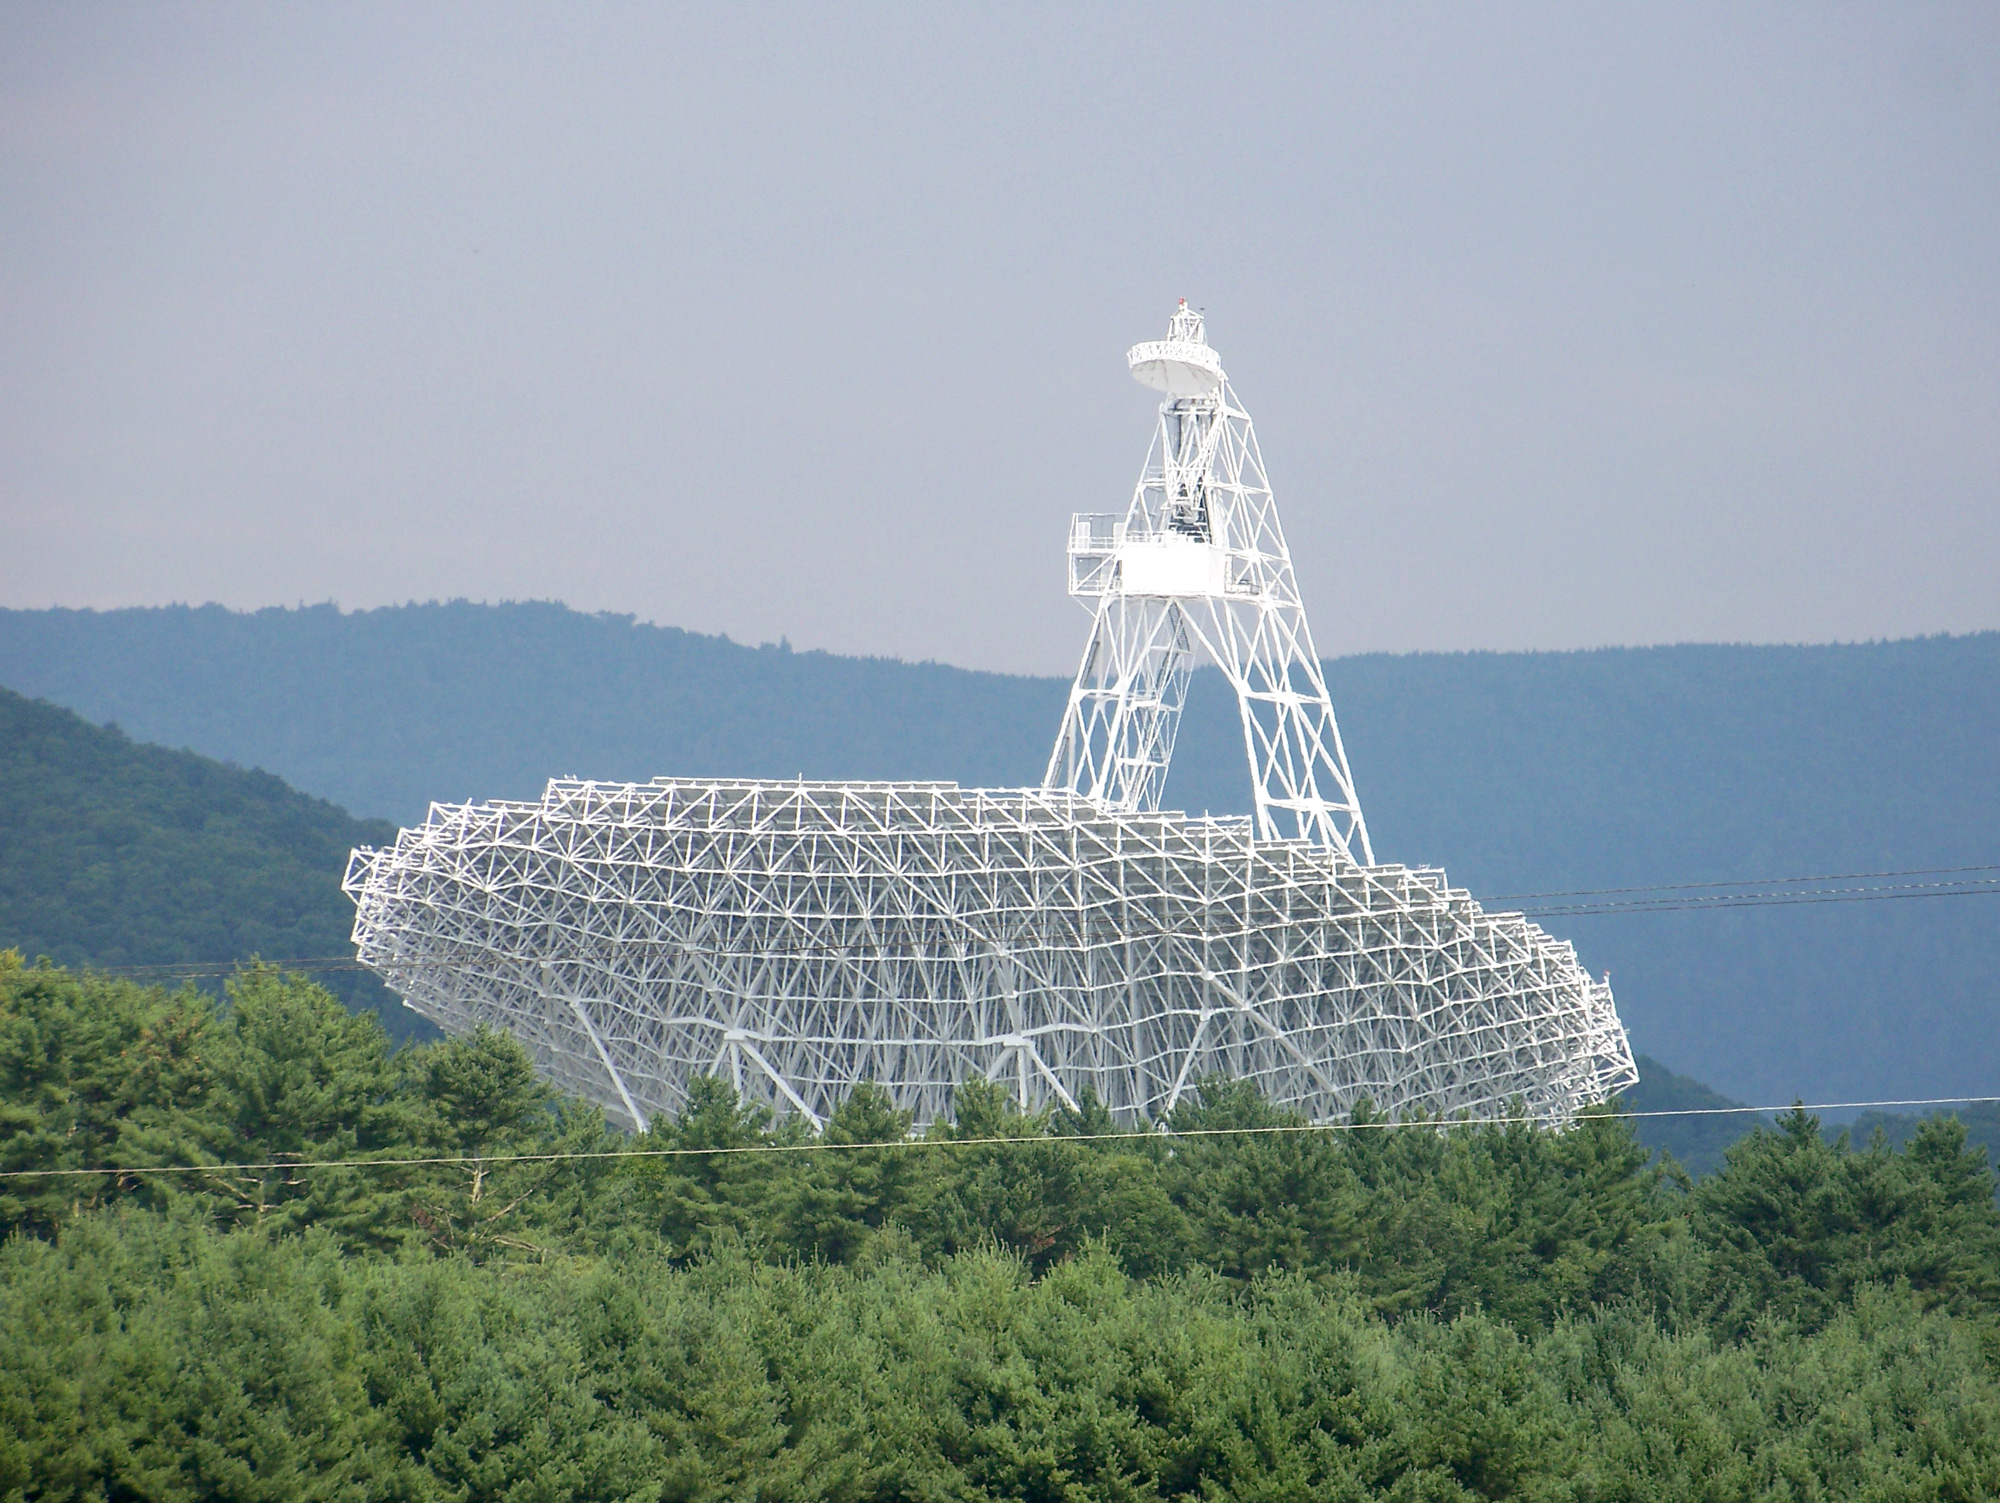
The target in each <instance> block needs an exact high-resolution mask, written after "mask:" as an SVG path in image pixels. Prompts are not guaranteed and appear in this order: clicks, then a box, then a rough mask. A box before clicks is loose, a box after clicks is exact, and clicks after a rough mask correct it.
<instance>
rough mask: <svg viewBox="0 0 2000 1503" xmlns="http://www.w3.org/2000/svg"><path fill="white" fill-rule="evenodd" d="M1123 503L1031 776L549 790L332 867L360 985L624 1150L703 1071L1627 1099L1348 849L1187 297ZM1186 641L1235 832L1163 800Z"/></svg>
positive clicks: (1534, 956) (1493, 957)
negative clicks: (1135, 477) (492, 1054)
mask: <svg viewBox="0 0 2000 1503" xmlns="http://www.w3.org/2000/svg"><path fill="white" fill-rule="evenodd" d="M1128 363H1129V364H1130V367H1131V369H1132V372H1133V374H1134V375H1135V376H1136V377H1137V378H1138V379H1139V380H1141V381H1142V382H1144V383H1145V384H1147V385H1149V386H1151V387H1153V388H1154V389H1155V390H1158V391H1160V392H1162V393H1164V394H1165V397H1166V400H1165V401H1164V402H1163V403H1162V404H1161V407H1160V419H1159V427H1158V430H1157V432H1156V434H1155V438H1154V444H1153V449H1152V452H1151V454H1150V455H1149V456H1148V459H1147V463H1146V467H1145V469H1144V470H1143V471H1142V473H1141V476H1140V480H1139V484H1138V486H1137V488H1136V489H1135V491H1134V494H1133V498H1132V501H1131V503H1130V505H1129V506H1128V507H1127V508H1126V510H1125V511H1124V512H1123V513H1122V514H1117V515H1089V516H1079V517H1077V518H1075V519H1074V521H1073V523H1072V525H1071V529H1070V544H1069V560H1070V591H1071V593H1072V594H1073V595H1075V596H1076V597H1078V598H1079V599H1081V600H1083V601H1085V602H1086V603H1088V604H1089V605H1090V607H1091V609H1092V613H1093V622H1092V630H1091V636H1090V640H1089V642H1088V644H1087V646H1086V648H1085V651H1084V655H1083V659H1082V662H1081V663H1080V665H1079V667H1078V670H1077V675H1076V680H1075V683H1074V685H1073V687H1072V688H1071V691H1070V696H1069V701H1068V704H1067V706H1066V709H1065V712H1064V718H1063V724H1062V728H1061V731H1060V733H1059V734H1058V736H1057V739H1056V744H1055V749H1054V752H1053V754H1052V756H1051V758H1050V762H1049V769H1048V773H1047V776H1046V778H1045V780H1044V783H1043V786H1042V787H1040V788H1034V789H1001V790H990V789H963V788H960V787H958V786H957V785H956V784H951V783H882V782H866V783H863V782H835V783H828V782H812V783H809V782H804V781H798V782H765V781H732V780H707V779H691V778H660V779H655V780H654V781H653V782H650V783H598V782H589V781H579V780H574V779H557V780H555V781H552V782H551V783H550V784H549V785H548V789H547V791H546V793H545V794H544V795H543V797H542V799H541V800H540V801H539V802H495V803H483V804H434V805H433V806H432V808H431V812H430V817H429V819H428V820H427V821H426V822H425V823H424V824H423V825H421V826H418V827H416V828H413V829H406V830H403V831H402V832H400V834H399V835H398V837H397V840H396V843H395V845H394V846H391V847H387V848H384V849H381V850H373V849H362V850H357V851H356V852H354V854H353V856H352V858H351V860H350V862H349V865H348V870H347V875H346V878H345V883H344V885H345V887H346V889H347V891H348V892H349V893H350V894H351V895H352V896H353V897H354V899H355V904H356V915H355V925H354V941H355V946H356V949H357V951H358V953H359V956H360V958H361V960H362V961H363V963H365V964H367V965H368V966H370V967H371V968H373V969H374V970H376V971H377V972H378V973H380V975H381V976H382V978H383V979H384V981H385V982H387V984H388V985H389V986H390V987H391V988H392V989H394V990H395V991H397V992H399V993H400V994H401V995H402V996H403V998H404V1001H405V1002H406V1003H407V1005H409V1006H410V1007H412V1008H413V1009H415V1010H416V1011H417V1012H419V1013H421V1014H422V1015H424V1016H425V1017H428V1018H430V1019H431V1020H432V1021H434V1022H436V1023H437V1024H438V1025H439V1026H440V1027H442V1028H444V1029H445V1030H446V1031H447V1032H463V1031H466V1030H468V1029H471V1028H473V1027H476V1026H477V1025H479V1024H481V1023H486V1024H490V1025H492V1026H495V1027H500V1028H504V1029H506V1030H507V1031H509V1032H511V1033H512V1034H514V1035H515V1036H516V1037H517V1038H519V1039H520V1040H521V1041H522V1043H523V1044H524V1045H526V1047H527V1048H528V1050H529V1052H530V1053H531V1054H532V1055H533V1056H534V1058H535V1061H536V1063H537V1065H538V1066H539V1067H540V1068H541V1069H542V1070H543V1071H544V1072H545V1073H546V1074H547V1075H548V1076H549V1077H550V1078H551V1079H552V1080H553V1081H555V1082H556V1083H557V1084H559V1085H561V1086H562V1087H564V1088H566V1089H568V1090H571V1091H574V1092H576V1093H578V1094H580V1095H583V1096H586V1097H589V1098H591V1099H594V1100H596V1101H598V1102H599V1103H601V1104H602V1105H603V1106H604V1107H605V1108H606V1110H607V1111H608V1112H609V1113H610V1114H611V1115H613V1116H614V1117H616V1118H618V1119H621V1120H623V1121H626V1122H628V1123H630V1124H631V1125H632V1126H634V1127H638V1128H644V1127H645V1126H646V1124H647V1123H648V1121H649V1120H650V1119H651V1118H652V1117H654V1116H657V1115H659V1114H660V1113H662V1112H668V1113H671V1112H673V1111H675V1110H677V1109H678V1107H679V1106H680V1105H681V1103H682V1102H683V1101H684V1100H685V1098H686V1092H687V1087H688V1083H689V1081H690V1080H691V1079H692V1078H693V1077H695V1076H698V1075H721V1076H724V1077H726V1078H728V1079H730V1080H731V1081H733V1082H734V1084H735V1085H736V1088H737V1089H738V1091H739V1092H740V1093H741V1094H742V1095H744V1096H745V1097H747V1098H749V1099H752V1100H761V1101H764V1102H767V1103H769V1104H770V1105H772V1106H773V1107H775V1108H776V1109H778V1110H779V1111H780V1112H788V1111H796V1112H798V1113H800V1114H802V1115H803V1116H805V1117H806V1118H808V1119H809V1120H810V1121H811V1122H812V1123H813V1124H814V1126H816V1127H817V1126H819V1125H820V1124H822V1123H823V1122H824V1121H825V1119H826V1117H827V1115H828V1114H829V1113H830V1112H831V1111H832V1109H833V1108H834V1107H835V1106H836V1105H837V1104H838V1103H839V1101H840V1100H841V1099H842V1098H843V1097H844V1096H845V1095H846V1094H847V1093H848V1092H849V1091H850V1090H851V1089H852V1088H853V1087H854V1085H855V1084H856V1083H858V1082H860V1081H863V1080H870V1081H874V1082H876V1083H878V1084H879V1085H881V1086H883V1087H884V1088H885V1089H887V1091H888V1092H889V1094H890V1095H891V1097H892V1098H893V1099H894V1100H895V1101H896V1103H897V1105H899V1106H900V1107H903V1108H905V1109H908V1110H910V1111H912V1112H914V1114H915V1117H916V1121H917V1122H918V1124H919V1125H922V1124H924V1123H927V1122H929V1121H931V1120H934V1119H936V1118H939V1117H943V1116H948V1115H949V1113H950V1110H951V1097H952V1092H953V1090H954V1088H955V1087H956V1085H957V1083H958V1082H959V1081H961V1080H964V1079H966V1078H968V1077H972V1076H979V1077H982V1078H985V1079H988V1080H1000V1081H1005V1082H1007V1083H1008V1084H1009V1085H1010V1086H1011V1087H1012V1088H1013V1090H1014V1092H1015V1094H1016V1095H1017V1098H1018V1100H1019V1101H1020V1103H1021V1105H1022V1106H1023V1107H1024V1108H1029V1109H1034V1108H1038V1107H1041V1106H1044V1105H1048V1104H1051V1103H1056V1102H1060V1103H1062V1104H1064V1105H1067V1106H1071V1107H1075V1106H1077V1105H1079V1104H1080V1102H1081V1101H1082V1099H1083V1098H1084V1096H1085V1094H1086V1092H1088V1093H1090V1094H1094V1095H1095V1096H1096V1097H1097V1099H1099V1100H1100V1101H1102V1102H1103V1103H1104V1104H1105V1105H1107V1106H1108V1107H1110V1108H1111V1110H1112V1112H1113V1113H1114V1114H1115V1115H1117V1116H1118V1117H1119V1118H1120V1119H1121V1120H1124V1121H1128V1122H1129V1121H1153V1120H1158V1119H1160V1118H1162V1117H1164V1116H1165V1115H1166V1114H1167V1113H1169V1112H1170V1111H1172V1110H1173V1108H1174V1107H1175V1105H1176V1104H1178V1103H1179V1102H1180V1101H1181V1100H1182V1099H1183V1098H1184V1097H1185V1096H1186V1095H1187V1093H1188V1092H1189V1090H1190V1089H1192V1088H1193V1087H1195V1086H1197V1085H1198V1084H1199V1083H1200V1082H1201V1081H1202V1080H1204V1079H1205V1078H1208V1077H1210V1076H1216V1075H1221V1076H1228V1077H1231V1078H1237V1079H1246V1080H1250V1081H1253V1082H1255V1083H1256V1084H1257V1085H1258V1086H1259V1088H1260V1089H1262V1090H1263V1092H1264V1093H1265V1094H1266V1095H1267V1096H1268V1097H1269V1098H1270V1099H1271V1100H1272V1101H1273V1102H1274V1103H1276V1104H1278V1105H1281V1106H1286V1107H1292V1108H1296V1109H1297V1110H1300V1111H1302V1112H1304V1113H1305V1114H1306V1115H1307V1116H1309V1117H1311V1118H1313V1119H1315V1120H1325V1119H1329V1118H1333V1117H1337V1116H1341V1115H1344V1114H1346V1113H1347V1112H1349V1111H1351V1110H1352V1109H1353V1108H1354V1107H1355V1105H1356V1104H1357V1103H1359V1102H1360V1101H1361V1100H1363V1099H1364V1098H1365V1099H1367V1100H1368V1101H1370V1102H1371V1103H1372V1104H1373V1105H1374V1106H1375V1107H1376V1108H1377V1109H1379V1110H1384V1111H1387V1112H1389V1113H1392V1114H1398V1115H1400V1114H1405V1113H1410V1112H1414V1111H1424V1112H1428V1113H1433V1114H1436V1113H1454V1112H1458V1111H1471V1112H1474V1113H1484V1112H1489V1111H1505V1110H1509V1109H1512V1108H1514V1107H1517V1106H1518V1107H1520V1108H1522V1109H1525V1110H1526V1111H1527V1112H1528V1113H1529V1114H1530V1115H1532V1116H1534V1117H1535V1118H1537V1119H1539V1120H1543V1121H1546V1122H1550V1123H1560V1122H1563V1121H1567V1120H1568V1119H1569V1118H1570V1117H1572V1116H1573V1115H1574V1114H1575V1113H1576V1112H1577V1111H1578V1110H1580V1109H1581V1108H1583V1107H1585V1106H1587V1105H1590V1104H1592V1103H1595V1102H1598V1101H1601V1100H1603V1099H1604V1098H1605V1097H1607V1096H1609V1095H1611V1094H1613V1093H1614V1092H1616V1091H1618V1090H1621V1089H1623V1088H1625V1087H1626V1086H1629V1085H1631V1084H1632V1083H1634V1082H1635V1081H1636V1080H1637V1079H1638V1074H1637V1071H1636V1070H1635V1069H1634V1067H1633V1063H1632V1055H1631V1050H1630V1048H1629V1046H1628V1044H1627V1042H1626V1038H1625V1031H1624V1028H1623V1027H1622V1026H1621V1024H1620V1023H1619V1020H1618V1016H1617V1012H1616V1010H1615V1008H1614V1006H1613V1004H1612V999H1611V993H1610V989H1609V988H1608V986H1606V985H1604V984H1603V983H1601V982H1597V981H1593V980H1592V979H1591V978H1590V976H1589V975H1588V974H1587V973H1586V972H1585V971H1584V970H1583V968H1582V967H1581V966H1580V965H1579V964H1578V963H1577V959H1576V955H1575V952H1574V951H1573V950H1572V949H1571V947H1570V946H1569V945H1568V944H1567V943H1565V942H1562V941H1560V940H1556V939H1553V938H1551V937H1550V936H1549V935H1548V934H1546V933H1544V932H1543V931H1542V930H1541V929H1540V928H1539V927H1538V926H1536V925H1535V924H1532V923H1530V922H1529V921H1528V920H1526V919H1525V918H1523V917H1522V916H1521V915H1520V914H1517V913H1497V914H1489V913H1486V912H1484V911H1482V910H1481V908H1480V907H1479V905H1478V904H1477V903H1475V902H1474V901H1473V900H1472V898H1471V897H1470V895H1469V894H1467V893H1466V892H1464V891H1461V890H1458V889H1454V888H1451V887H1449V886H1448V885H1447V884H1446V882H1445V879H1444V877H1443V875H1442V874H1441V873H1437V872H1433V871H1423V870H1413V869H1410V868H1406V867H1401V866H1394V865H1380V864H1377V863H1376V862H1375V861H1374V857H1373V852H1372V850H1371V848H1370V845H1369V840H1368V830H1367V825H1366V822H1365V821H1364V819H1363V817H1362V813H1361V805H1360V801H1359V799H1358V798H1357V797H1356V795H1355V792H1354V782H1353V778H1352V776H1351V775H1350V773H1349V770H1348V765H1347V757H1346V753H1345V750H1344V749H1343V747H1342V745H1341V741H1340V733H1339V728H1338V725H1337V723H1336V721H1335V718H1334V713H1333V707H1332V703H1331V700H1330V698H1329V696H1328V694H1327V689H1326V683H1325V679H1324V677H1323V675H1322V673H1321V669H1320V665H1319V660H1318V657H1317V655H1316V653H1315V652H1314V650H1313V645H1312V637H1311V633H1310V630H1309V629H1308V627H1307V623H1306V618H1305V611H1304V608H1303V606H1302V604H1301V602H1300V599H1299V594H1298V589H1297V584H1296V581H1295V579H1294V577H1293V572H1292V562H1291V555H1290V552H1289V550H1288V549H1287V547H1286V544H1285V539H1284V534H1283V531H1282V529H1281V528H1280V526H1279V521H1278V513H1277V507H1276V503H1275V501H1274V500H1273V498H1272V495H1271V490H1270V485H1269V483H1268V481H1267V479H1266V478H1265V474H1264V468H1263V462H1262V459H1261V456H1260V455H1259V453H1258V449H1257V442H1256V436H1255V433H1254V431H1253V430H1252V428H1251V424H1250V419H1249V416H1248V414H1247V413H1246V412H1245V411H1244V410H1243V409H1242V407H1241V405H1240V404H1239V403H1238V402H1237V400H1236V398H1235V394H1234V392H1233V391H1232V390H1231V389H1230V386H1229V383H1228V381H1227V378H1226V377H1225V375H1224V373H1223V371H1222V366H1221V362H1220V360H1219V358H1218V357H1217V356H1216V354H1215V352H1214V350H1213V349H1212V348H1211V347H1210V346H1209V345H1208V343H1207V341H1206V337H1205V333H1204V329H1203V323H1202V318H1201V315H1200V314H1199V313H1197V312H1195V311H1194V310H1191V309H1189V308H1188V307H1187V305H1186V303H1185V302H1183V303H1182V305H1181V307H1180V309H1179V310H1178V311H1177V312H1176V313H1175V315H1174V318H1173V320H1172V322H1171V324H1170V326H1169V331H1168V337H1167V338H1166V339H1165V340H1160V341H1153V342H1149V343H1146V344H1141V345H1138V346H1135V347H1134V348H1133V350H1132V351H1131V352H1130V354H1129V355H1128ZM1197 653H1200V654H1202V655H1205V656H1207V657H1208V658H1210V659H1212V660H1213V661H1215V662H1216V663H1217V664H1218V666H1219V667H1220V668H1221V669H1222V671H1223V673H1224V675H1225V676H1226V677H1227V678H1228V679H1229V681H1230V683H1231V684H1232V686H1233V687H1234V688H1235V690H1236V694H1237V703H1238V709H1239V714H1240V719H1241V722H1242V729H1243V736H1244V747H1245V752H1246V754H1247V757H1248V760H1249V764H1250V771H1251V783H1252V791H1253V795H1254V805H1255V812H1254V814H1253V815H1252V816H1251V817H1250V818H1249V819H1244V820H1217V819H1206V818H1203V819H1193V818H1189V817H1187V816H1184V815H1180V814H1173V813H1161V812H1159V808H1158V805H1159V800H1160V795H1161V791H1162V789H1163V787H1164V784H1165V779H1166V772H1167V768H1168V765H1169V763H1170V760H1171V757H1172V754H1173V743H1174V736H1175V732H1176V730H1177V728H1178V725H1179V719H1180V714H1181V709H1182V706H1183V704H1184V703H1185V699H1186V692H1187V683H1188V676H1189V674H1190V672H1191V671H1192V668H1193V666H1194V661H1195V658H1196V655H1197Z"/></svg>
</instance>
